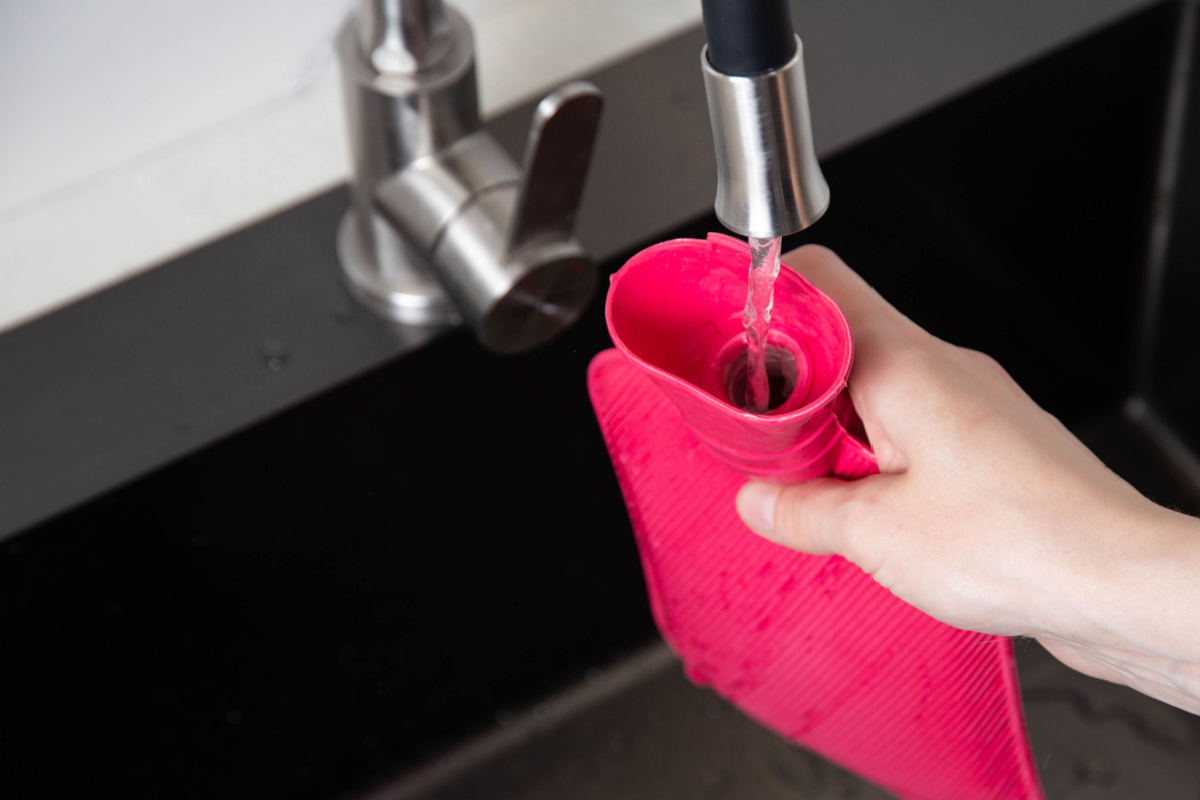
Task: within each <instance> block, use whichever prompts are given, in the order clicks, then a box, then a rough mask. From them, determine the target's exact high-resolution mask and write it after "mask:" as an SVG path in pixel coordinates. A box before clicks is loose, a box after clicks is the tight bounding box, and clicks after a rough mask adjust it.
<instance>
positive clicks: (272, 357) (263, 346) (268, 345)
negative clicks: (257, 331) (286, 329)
mask: <svg viewBox="0 0 1200 800" xmlns="http://www.w3.org/2000/svg"><path fill="white" fill-rule="evenodd" d="M258 360H259V361H261V362H262V364H263V366H265V367H266V368H267V369H269V370H271V371H272V372H280V371H282V370H284V369H286V368H287V366H288V364H289V363H290V362H291V360H292V354H291V351H290V350H289V349H288V346H287V345H286V344H285V343H283V342H281V341H279V340H278V339H263V340H262V341H261V342H259V343H258Z"/></svg>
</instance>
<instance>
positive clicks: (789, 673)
mask: <svg viewBox="0 0 1200 800" xmlns="http://www.w3.org/2000/svg"><path fill="white" fill-rule="evenodd" d="M739 244H740V243H738V242H737V241H736V240H731V239H728V238H725V237H716V236H710V237H709V239H708V241H707V242H701V241H687V240H680V241H676V242H668V243H665V244H662V245H657V246H655V247H652V248H650V249H649V250H646V251H644V252H642V253H640V254H639V255H637V256H635V257H634V258H633V259H632V260H631V261H630V262H629V263H628V264H627V265H626V266H625V267H624V268H623V269H622V270H621V271H620V272H619V273H618V274H617V275H616V276H615V277H614V279H613V284H612V288H611V290H610V293H609V300H608V320H609V329H610V331H611V333H612V335H613V339H614V341H616V342H617V343H618V346H619V347H620V348H622V351H623V352H618V351H617V350H607V351H605V352H603V353H600V354H599V355H598V356H597V357H596V358H595V359H594V360H593V361H592V364H591V367H590V368H589V371H588V388H589V391H590V393H591V397H592V404H593V406H594V407H595V410H596V417H597V419H598V421H599V423H600V428H601V431H602V433H603V435H604V440H605V443H606V445H607V446H608V450H609V454H610V456H611V457H612V461H613V466H614V468H615V470H616V473H617V478H618V481H619V482H620V485H621V490H622V493H623V494H624V497H625V502H626V505H627V507H628V509H629V516H630V519H631V520H632V522H633V529H634V534H635V536H636V537H637V544H638V550H639V552H640V554H641V558H642V565H643V569H644V571H645V575H646V585H647V587H648V590H649V594H650V603H651V608H652V610H653V613H654V617H655V620H656V622H657V623H658V627H659V630H660V631H661V632H662V634H663V637H664V638H665V639H666V640H667V642H668V643H669V644H670V645H671V647H672V648H673V649H674V650H675V652H676V653H677V654H678V655H679V656H680V658H682V659H683V661H684V664H685V666H686V669H687V673H688V675H689V677H690V678H691V679H692V680H693V681H695V682H697V683H701V684H705V685H709V686H712V687H713V688H714V689H715V690H716V691H718V692H720V693H721V694H722V695H724V696H725V697H726V698H728V699H729V700H730V701H732V702H733V703H735V704H737V705H738V706H739V707H740V708H741V709H742V710H744V711H745V712H746V713H748V714H749V715H750V716H752V717H754V718H755V719H757V720H759V721H760V722H762V723H763V724H764V725H766V726H768V727H770V728H772V729H774V730H775V731H777V732H778V733H780V734H781V735H783V736H785V737H787V738H789V739H791V740H793V741H795V742H797V743H799V744H801V745H803V746H805V747H808V748H810V749H812V750H814V751H816V752H818V753H821V754H822V755H824V756H826V757H827V758H830V759H832V760H834V761H836V762H838V763H840V764H842V765H843V766H844V767H846V768H847V769H850V770H852V771H854V772H857V773H859V774H860V775H862V776H863V777H865V778H867V779H868V780H871V781H873V782H875V783H877V784H879V785H880V786H882V787H884V788H885V789H887V790H889V791H890V792H892V793H893V794H895V795H897V796H898V797H901V798H905V800H1041V799H1042V798H1043V794H1042V790H1041V786H1040V783H1039V780H1038V776H1037V771H1036V768H1035V766H1034V763H1033V758H1032V753H1031V751H1030V748H1029V743H1028V739H1027V737H1026V734H1025V728H1024V718H1023V712H1022V708H1021V695H1020V690H1019V688H1018V684H1017V679H1016V667H1015V662H1014V659H1013V653H1012V646H1011V643H1010V642H1009V640H1008V639H1006V638H1003V637H997V636H987V635H984V634H978V633H971V632H969V631H962V630H958V629H956V628H953V627H950V626H949V625H945V624H943V623H941V622H938V621H937V620H935V619H933V618H932V617H929V616H928V615H926V614H924V613H923V612H921V611H919V610H917V609H916V608H914V607H913V606H910V605H908V604H907V603H904V602H903V601H901V600H899V599H898V598H897V597H895V596H894V595H892V594H891V593H890V592H888V591H887V590H886V589H884V588H882V587H881V586H880V585H879V584H877V583H876V582H875V581H874V580H872V579H871V577H870V576H869V575H866V574H865V573H864V572H862V570H860V569H859V568H858V567H856V566H855V565H853V564H851V563H849V562H848V561H845V560H844V559H842V558H840V557H837V556H832V557H830V556H825V557H822V556H810V555H806V554H803V553H798V552H795V551H792V550H788V549H786V548H783V547H780V546H779V545H776V544H773V543H771V542H768V541H766V540H765V539H762V538H760V537H758V536H756V535H754V534H753V533H751V532H750V531H749V530H747V529H746V527H745V525H743V524H742V522H741V520H740V519H738V516H737V512H736V510H735V508H734V497H735V496H736V494H737V491H738V489H739V488H740V487H741V485H742V484H743V483H744V482H745V476H746V475H748V474H755V475H763V476H768V477H773V478H776V479H778V478H780V476H789V477H790V476H795V475H803V476H808V477H812V476H813V475H815V474H817V473H818V472H819V471H820V470H824V471H825V472H824V473H821V474H828V473H837V474H840V475H842V476H843V477H854V476H855V475H859V474H866V473H868V472H870V471H873V470H874V461H873V460H871V459H870V453H869V451H868V450H866V449H865V447H863V446H862V445H861V442H859V441H858V440H857V439H855V438H854V437H853V436H850V435H849V434H848V433H847V432H846V429H847V428H850V429H853V426H854V420H853V417H852V414H850V413H847V409H846V408H841V409H839V408H838V404H839V403H844V402H846V401H845V394H844V392H843V386H844V383H845V379H846V375H847V372H848V370H849V366H850V337H849V329H848V327H847V326H846V324H845V320H844V318H843V317H842V315H841V314H840V312H838V311H837V309H836V307H834V306H833V304H832V302H831V301H829V299H828V298H827V297H825V296H824V295H822V294H821V293H819V292H817V291H816V290H815V289H813V288H812V287H811V286H809V285H808V284H807V283H805V282H804V281H803V280H802V279H800V278H799V276H797V275H795V274H794V273H791V272H790V271H788V270H787V268H786V267H785V268H784V271H782V272H781V275H780V280H779V283H778V284H777V287H780V286H782V287H784V288H783V291H782V292H780V291H779V289H778V288H777V295H776V307H775V316H774V319H773V324H774V322H775V321H778V322H779V323H780V333H781V335H782V336H781V339H780V340H778V341H783V343H784V346H787V347H788V348H789V349H791V348H792V347H793V345H794V346H795V347H797V348H798V349H802V350H804V351H805V353H804V354H803V355H804V356H805V358H806V359H807V360H806V362H805V363H806V364H807V369H809V370H810V372H811V381H810V386H809V387H808V389H807V390H805V391H804V394H803V396H799V397H793V398H790V400H791V402H789V403H785V405H784V406H782V407H781V408H780V409H779V410H778V411H776V412H775V413H773V414H771V415H768V416H763V417H756V416H754V415H751V414H745V413H743V412H741V411H739V410H737V409H736V408H734V407H733V406H732V405H731V404H729V403H728V402H727V401H726V400H725V399H724V396H725V395H724V380H723V370H724V366H723V364H724V362H726V361H727V360H728V359H730V357H731V356H730V352H729V349H728V348H730V347H736V342H737V337H738V333H739V331H740V324H741V322H740V313H739V310H740V308H741V303H742V302H744V299H745V286H746V270H747V265H748V259H749V255H748V250H747V248H746V246H745V245H744V244H740V246H739ZM739 294H740V296H739ZM793 304H795V307H792V306H793ZM787 340H790V343H789V341H787ZM772 342H777V340H775V339H774V338H772ZM731 343H732V344H731ZM798 361H799V359H798ZM797 372H798V373H799V372H800V370H798V371H797ZM798 383H799V384H801V385H802V384H804V383H805V381H804V380H801V381H799V382H798ZM839 398H841V399H839ZM789 437H796V440H797V441H793V440H791V439H789ZM798 454H799V455H798Z"/></svg>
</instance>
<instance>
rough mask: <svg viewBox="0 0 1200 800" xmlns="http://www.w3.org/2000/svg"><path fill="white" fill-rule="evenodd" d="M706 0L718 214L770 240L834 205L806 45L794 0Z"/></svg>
mask: <svg viewBox="0 0 1200 800" xmlns="http://www.w3.org/2000/svg"><path fill="white" fill-rule="evenodd" d="M702 5H703V11H704V30H705V35H706V37H707V39H708V44H707V46H706V47H705V48H704V50H703V51H702V53H701V56H700V68H701V70H702V71H703V73H704V87H705V91H706V93H707V95H708V110H709V118H710V120H711V122H712V129H713V144H714V146H715V147H716V152H717V197H716V202H715V203H714V210H715V211H716V213H717V218H718V219H719V220H721V223H722V224H724V225H725V227H727V228H729V229H730V230H732V231H735V232H736V233H740V234H741V235H743V236H753V237H758V238H764V239H765V238H774V237H777V236H786V235H788V234H791V233H796V232H797V231H800V230H803V229H804V228H807V227H808V226H809V225H811V224H813V223H814V222H816V221H817V220H818V219H819V218H820V217H821V215H822V214H824V213H825V210H826V209H827V208H829V185H828V184H827V183H826V182H825V176H824V175H822V174H821V167H820V165H819V164H818V163H817V154H816V150H815V148H814V146H813V136H812V123H811V118H810V116H809V110H808V85H807V82H806V81H805V77H804V60H803V53H804V51H803V45H802V43H801V41H800V37H799V36H797V35H796V34H795V32H794V29H793V28H792V17H791V10H790V8H789V6H788V3H787V0H703V2H702Z"/></svg>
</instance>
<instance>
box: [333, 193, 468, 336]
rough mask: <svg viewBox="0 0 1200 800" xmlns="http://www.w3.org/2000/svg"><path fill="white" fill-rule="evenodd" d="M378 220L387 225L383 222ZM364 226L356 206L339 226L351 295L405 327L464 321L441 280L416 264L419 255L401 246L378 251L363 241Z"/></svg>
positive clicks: (339, 248)
mask: <svg viewBox="0 0 1200 800" xmlns="http://www.w3.org/2000/svg"><path fill="white" fill-rule="evenodd" d="M372 222H376V221H375V220H372ZM378 224H383V225H386V224H387V223H385V222H383V221H382V220H379V221H378ZM364 228H365V226H363V225H360V224H359V221H358V214H357V212H356V211H355V209H354V208H350V209H349V210H348V211H347V212H346V214H345V216H343V217H342V221H341V223H340V224H339V225H338V233H337V254H338V261H340V262H341V265H342V276H343V278H345V281H346V285H347V286H348V287H349V289H350V292H351V294H353V295H354V296H355V297H356V298H357V299H358V300H359V301H361V302H362V303H363V304H365V305H366V306H367V307H369V308H371V309H372V310H373V311H375V312H377V313H378V314H381V315H382V316H384V317H387V318H388V319H390V320H393V321H394V322H399V323H402V324H404V325H421V326H429V327H432V326H441V325H445V326H451V325H459V324H461V323H462V318H461V317H460V316H459V314H458V310H457V309H456V308H455V307H454V304H453V303H452V302H451V301H450V298H449V297H448V296H447V295H446V292H445V290H444V289H443V288H442V287H441V284H439V283H438V282H437V281H436V280H435V279H433V278H431V277H430V276H429V275H428V274H426V272H425V270H423V269H422V268H421V267H420V266H419V265H418V264H416V263H414V262H415V260H416V259H417V258H419V256H417V255H415V254H413V253H411V252H405V250H402V249H400V248H391V249H390V250H389V251H387V252H385V253H379V251H378V250H377V249H376V248H372V247H371V246H370V244H369V243H368V242H366V241H364V234H363V231H364Z"/></svg>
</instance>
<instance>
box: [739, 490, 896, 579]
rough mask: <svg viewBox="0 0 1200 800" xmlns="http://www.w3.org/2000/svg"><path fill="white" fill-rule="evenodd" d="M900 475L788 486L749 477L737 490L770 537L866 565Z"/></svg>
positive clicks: (747, 517)
mask: <svg viewBox="0 0 1200 800" xmlns="http://www.w3.org/2000/svg"><path fill="white" fill-rule="evenodd" d="M902 477H903V476H900V475H872V476H870V477H867V478H862V479H861V480H856V481H844V480H841V479H839V478H818V479H816V480H812V481H809V482H807V483H796V484H790V485H786V486H784V485H780V484H774V483H761V482H758V481H751V482H750V483H747V484H746V485H745V486H743V487H742V488H741V490H740V491H739V492H738V496H737V511H738V515H739V516H741V518H742V521H743V522H745V523H746V526H747V527H749V528H750V530H752V531H754V532H755V533H757V534H759V535H760V536H762V537H764V538H766V539H770V540H771V541H773V542H777V543H779V544H781V545H784V546H785V547H790V548H792V549H793V550H800V551H802V552H805V553H811V554H813V555H834V554H836V555H840V556H844V557H846V558H848V559H850V560H851V561H853V562H855V563H857V564H858V565H859V566H862V567H863V568H864V569H866V568H867V567H866V565H867V564H868V563H870V562H872V561H873V560H874V559H873V558H872V555H873V554H872V553H871V552H870V550H872V549H873V548H871V547H870V544H869V542H870V540H871V539H872V538H873V534H876V533H878V532H879V531H881V530H882V528H883V525H882V523H883V521H884V519H885V512H884V505H885V500H886V495H887V493H888V491H889V490H890V489H892V488H893V483H894V482H895V481H897V480H900V479H902ZM876 555H877V554H876Z"/></svg>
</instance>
